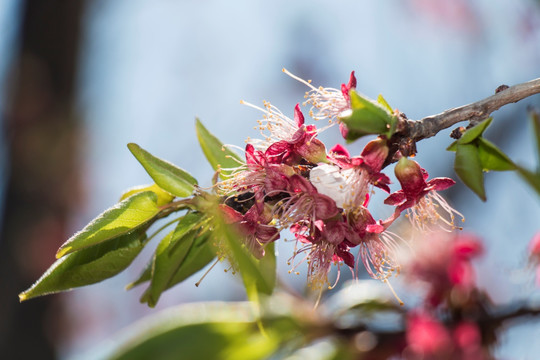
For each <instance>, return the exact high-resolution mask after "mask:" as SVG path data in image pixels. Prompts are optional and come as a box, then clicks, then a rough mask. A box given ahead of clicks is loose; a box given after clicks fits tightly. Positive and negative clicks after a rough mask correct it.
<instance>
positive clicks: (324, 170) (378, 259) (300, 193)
mask: <svg viewBox="0 0 540 360" xmlns="http://www.w3.org/2000/svg"><path fill="white" fill-rule="evenodd" d="M291 76H293V77H295V76H294V75H291ZM295 78H296V77H295ZM297 79H298V78H297ZM299 80H300V81H302V82H304V83H305V84H307V85H308V86H310V87H311V91H309V92H307V93H306V97H307V99H308V100H307V101H306V103H309V104H310V105H312V108H311V110H310V115H311V117H312V118H313V119H315V120H321V119H327V120H328V121H329V123H330V126H331V125H332V124H335V123H336V119H339V118H340V116H342V114H344V113H347V112H350V111H351V105H350V91H352V90H354V88H355V87H356V78H355V76H354V72H353V73H351V77H350V80H349V83H348V84H343V85H342V86H341V90H337V89H329V88H315V87H313V86H311V84H310V83H309V82H306V81H303V80H301V79H299ZM246 105H248V106H251V107H254V108H256V109H258V110H260V111H261V112H262V113H263V114H264V115H263V118H262V119H261V120H259V129H260V130H261V134H262V135H263V138H262V139H253V140H252V139H248V141H247V145H246V147H245V162H243V163H241V164H239V166H238V167H237V168H235V169H226V170H228V171H229V172H230V174H231V175H230V176H226V177H224V178H225V179H224V180H223V181H221V182H219V183H218V184H216V187H217V192H218V194H219V195H220V196H222V198H223V199H224V201H223V203H222V204H221V205H220V208H221V210H222V213H223V214H224V218H225V220H226V222H227V223H229V224H236V227H237V229H238V231H239V233H240V234H242V235H243V236H244V241H245V245H246V247H247V248H248V249H249V250H250V251H251V252H252V253H253V255H254V256H256V257H258V258H261V257H263V256H264V248H265V246H266V244H268V243H270V242H273V241H276V240H277V239H278V238H279V237H280V232H281V231H282V230H284V229H289V230H290V232H292V233H293V234H294V236H295V240H296V246H295V251H294V254H293V256H292V257H291V259H290V260H291V263H292V267H293V269H292V270H291V271H295V269H296V267H297V266H298V265H299V264H301V263H303V262H307V264H308V280H309V281H308V282H309V284H310V285H311V286H312V287H313V288H316V289H320V288H322V287H323V286H325V285H330V283H329V281H328V273H329V271H330V269H331V266H332V264H336V265H338V268H339V266H341V265H342V264H343V263H344V264H345V265H347V266H348V267H349V268H351V270H353V273H355V274H356V271H357V270H358V264H359V261H362V263H363V265H364V267H365V268H366V270H367V272H368V273H369V275H370V276H371V277H373V278H376V279H380V280H382V281H386V280H387V278H388V277H389V276H390V275H392V274H394V273H398V272H399V270H400V265H399V263H398V261H397V253H398V250H399V247H400V242H401V238H400V237H399V236H398V235H396V234H394V233H392V232H391V231H389V230H388V228H389V227H390V225H391V224H392V223H393V222H394V221H395V220H396V219H397V218H398V217H399V216H400V214H402V213H406V215H407V216H408V218H409V219H410V220H411V222H412V224H413V225H415V226H416V227H417V228H419V229H421V230H424V231H429V230H430V229H432V228H433V227H437V228H438V227H441V228H443V229H444V230H447V231H450V230H453V229H454V228H455V226H454V216H455V215H456V214H458V215H460V214H459V213H457V212H456V211H455V210H454V209H452V208H451V207H450V206H449V205H448V204H447V203H446V201H445V200H444V199H443V198H442V197H441V196H440V195H439V194H438V193H437V191H440V190H444V189H446V188H448V187H450V186H451V185H453V184H454V181H453V180H451V179H448V178H435V179H431V180H428V176H427V173H426V171H425V170H424V169H422V168H421V167H420V165H419V164H418V163H416V162H415V161H413V160H410V159H408V158H406V157H403V156H401V158H400V160H399V162H398V164H397V165H396V167H395V174H396V177H397V179H398V180H399V182H400V184H401V189H400V190H398V191H397V192H394V193H392V194H390V195H389V196H388V197H387V199H386V200H385V203H386V204H388V205H392V206H395V210H394V211H393V213H392V215H391V216H390V217H389V218H388V219H385V220H375V218H374V217H373V216H372V214H371V212H370V211H369V210H368V205H369V202H370V196H371V194H372V192H373V191H374V188H379V189H381V190H382V191H384V192H386V193H390V187H389V185H390V179H389V178H388V176H387V175H385V174H383V173H382V172H381V171H382V169H383V165H385V164H386V160H387V158H388V157H389V156H390V154H389V151H390V150H389V146H388V139H387V138H386V137H384V136H379V137H377V138H376V139H374V140H372V141H370V142H369V143H368V144H367V145H366V146H365V148H364V149H363V151H362V152H361V154H360V155H359V156H351V155H350V154H349V152H348V151H347V150H346V149H345V147H343V146H342V145H339V144H338V145H335V146H334V147H332V148H331V149H330V150H329V151H327V150H326V146H325V145H324V144H323V142H322V141H320V140H319V139H318V138H317V135H318V134H319V133H320V132H321V131H322V130H324V129H317V128H316V126H314V125H307V124H305V118H304V115H303V113H302V111H301V109H300V105H299V104H297V105H296V107H295V108H294V117H293V119H291V118H289V117H287V116H285V115H284V114H283V113H282V112H280V111H279V110H278V109H277V108H276V107H274V106H272V105H271V104H270V103H268V102H264V108H259V107H256V106H254V105H251V104H247V103H246ZM340 126H341V130H342V131H341V132H342V134H344V135H345V134H346V132H347V129H346V127H345V126H343V124H340ZM392 156H394V157H395V156H397V157H400V154H399V152H398V153H397V154H395V155H394V154H392ZM355 249H358V250H355ZM353 251H357V254H358V255H357V257H356V259H355V255H354V254H353ZM354 270H356V271H354ZM338 278H339V276H338ZM336 281H337V280H336Z"/></svg>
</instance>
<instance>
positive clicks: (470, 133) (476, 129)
mask: <svg viewBox="0 0 540 360" xmlns="http://www.w3.org/2000/svg"><path fill="white" fill-rule="evenodd" d="M492 120H493V118H487V119H486V120H484V121H482V122H480V123H478V124H476V125H475V126H473V127H472V128H470V129H468V130H467V131H465V132H464V133H463V135H462V136H461V137H460V138H459V140H458V141H457V143H458V144H460V145H465V144H469V143H471V142H473V141H474V140H475V139H476V138H478V137H480V136H481V135H482V134H483V133H484V131H485V130H486V129H487V127H488V126H489V125H490V124H491V121H492Z"/></svg>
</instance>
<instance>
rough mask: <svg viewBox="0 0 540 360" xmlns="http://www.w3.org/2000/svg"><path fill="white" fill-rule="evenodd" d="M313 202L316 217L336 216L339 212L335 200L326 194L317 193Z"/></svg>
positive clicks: (327, 217)
mask: <svg viewBox="0 0 540 360" xmlns="http://www.w3.org/2000/svg"><path fill="white" fill-rule="evenodd" d="M315 191H316V190H315ZM313 202H314V204H313V207H314V210H315V217H316V218H317V219H329V218H331V217H334V216H336V215H337V214H338V212H339V210H338V207H337V205H336V202H335V201H334V200H333V199H331V198H330V197H328V196H326V195H322V194H317V196H315V197H314V199H313Z"/></svg>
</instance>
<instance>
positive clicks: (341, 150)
mask: <svg viewBox="0 0 540 360" xmlns="http://www.w3.org/2000/svg"><path fill="white" fill-rule="evenodd" d="M330 153H331V154H334V155H337V156H343V157H346V158H350V157H351V156H350V155H349V151H348V150H347V149H346V148H345V146H343V145H341V144H336V145H334V147H333V148H331V149H330Z"/></svg>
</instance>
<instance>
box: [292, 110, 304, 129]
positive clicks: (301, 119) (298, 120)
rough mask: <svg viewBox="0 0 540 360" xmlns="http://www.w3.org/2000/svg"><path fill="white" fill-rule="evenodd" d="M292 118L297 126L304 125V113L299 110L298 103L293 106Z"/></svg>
mask: <svg viewBox="0 0 540 360" xmlns="http://www.w3.org/2000/svg"><path fill="white" fill-rule="evenodd" d="M294 120H295V121H296V124H297V125H298V127H301V126H302V125H304V114H302V111H301V110H300V104H296V106H295V107H294Z"/></svg>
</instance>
